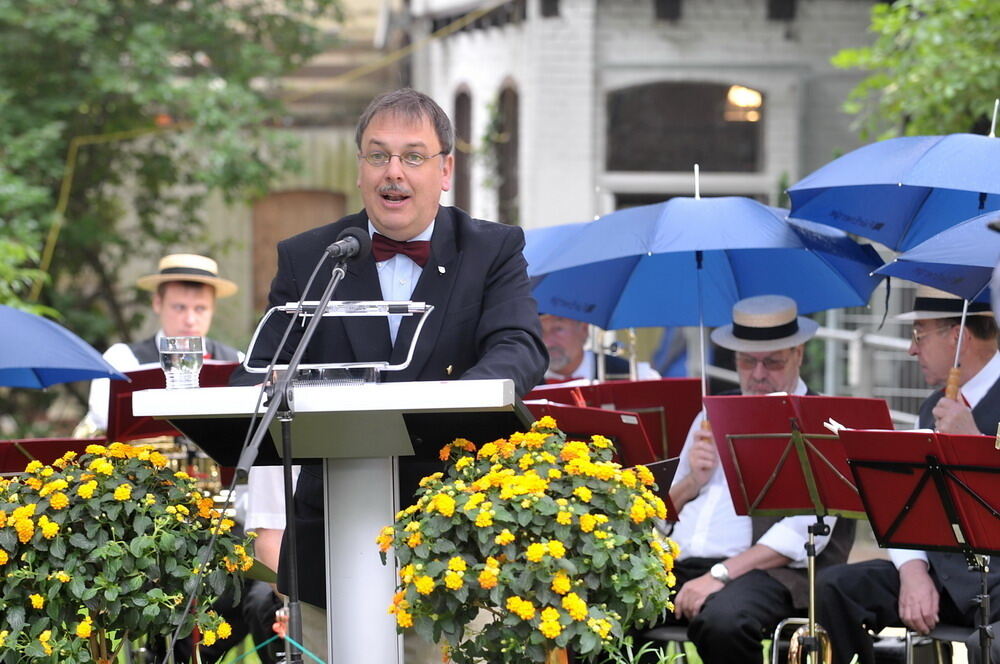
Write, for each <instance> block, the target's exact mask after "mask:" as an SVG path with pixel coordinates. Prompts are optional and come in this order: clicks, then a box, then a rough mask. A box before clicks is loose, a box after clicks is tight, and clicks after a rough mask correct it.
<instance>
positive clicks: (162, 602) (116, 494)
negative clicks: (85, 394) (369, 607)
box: [0, 443, 253, 663]
mask: <svg viewBox="0 0 1000 664" xmlns="http://www.w3.org/2000/svg"><path fill="white" fill-rule="evenodd" d="M212 504H213V503H212V499H211V498H210V497H207V496H204V495H202V493H201V492H199V491H198V490H197V489H196V487H195V484H194V481H193V480H192V479H191V477H189V476H188V475H187V474H186V473H183V472H174V471H173V470H171V469H170V468H168V467H167V459H166V457H164V456H163V455H162V454H160V453H159V452H157V451H155V450H154V449H153V448H152V447H149V446H129V445H123V444H121V443H113V444H111V445H110V446H107V447H105V446H103V445H90V446H88V447H87V448H86V453H85V454H82V455H80V456H79V457H77V455H76V453H75V452H67V453H66V454H65V455H64V456H63V457H62V458H60V459H59V460H57V461H56V462H54V463H53V464H52V465H51V466H46V465H42V464H41V463H40V462H38V461H32V462H31V463H29V464H28V467H27V468H26V469H25V471H24V472H23V473H22V474H21V475H19V476H17V477H15V478H13V479H10V480H2V479H0V616H2V617H0V661H8V662H9V661H18V662H22V661H36V660H37V661H45V662H60V663H63V662H98V663H109V662H111V661H113V660H114V659H115V655H116V648H117V647H120V646H121V644H123V643H124V642H125V641H127V640H128V639H129V638H132V637H137V636H140V635H148V636H152V635H158V634H164V635H170V634H172V633H173V631H174V629H175V628H176V627H177V625H179V624H180V625H182V630H181V634H182V636H186V635H187V634H189V633H190V632H191V631H192V629H193V628H194V626H195V625H197V626H198V627H200V628H201V629H202V643H205V644H208V643H210V642H214V641H215V640H216V639H217V638H219V637H221V638H225V637H226V636H228V635H229V633H230V627H229V625H228V624H226V623H225V622H224V621H223V620H222V619H221V617H219V616H218V615H217V614H215V613H213V612H211V611H210V610H209V607H210V606H211V604H212V602H213V601H214V600H215V599H216V597H217V596H218V595H219V594H221V593H222V591H223V590H224V588H225V587H226V585H227V584H228V583H229V582H230V577H231V576H235V575H236V573H237V572H238V571H240V570H245V569H249V567H250V566H251V565H252V563H253V559H252V558H251V557H249V556H248V555H247V553H246V550H245V548H244V545H245V544H246V542H243V541H239V540H238V539H237V538H236V536H235V534H234V533H233V532H231V529H232V527H233V522H232V521H231V520H229V519H226V518H223V516H222V514H221V513H220V512H219V511H217V510H215V509H213V507H212ZM212 529H218V530H219V531H220V535H219V537H218V539H217V540H216V542H215V545H214V547H213V549H212V551H211V555H208V556H207V559H208V560H207V563H206V567H205V569H204V570H203V572H204V576H205V579H206V580H207V584H206V588H205V589H204V590H203V592H202V594H200V595H199V600H200V601H199V603H198V604H197V605H196V606H195V608H194V609H193V610H192V612H191V613H188V614H184V615H182V609H183V607H182V606H181V603H182V602H183V601H184V599H185V597H186V594H187V593H189V592H190V591H192V590H193V589H194V587H195V586H196V584H197V583H198V570H197V569H195V568H196V567H197V565H198V563H199V559H200V558H203V557H205V556H204V555H203V554H206V553H208V552H207V551H206V550H205V547H206V546H207V544H208V541H209V536H210V534H211V531H212ZM237 587H238V585H237ZM115 644H117V645H115Z"/></svg>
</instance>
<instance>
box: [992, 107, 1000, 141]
mask: <svg viewBox="0 0 1000 664" xmlns="http://www.w3.org/2000/svg"><path fill="white" fill-rule="evenodd" d="M998 106H1000V99H994V100H993V122H991V123H990V138H995V137H996V135H997V134H996V131H997V107H998Z"/></svg>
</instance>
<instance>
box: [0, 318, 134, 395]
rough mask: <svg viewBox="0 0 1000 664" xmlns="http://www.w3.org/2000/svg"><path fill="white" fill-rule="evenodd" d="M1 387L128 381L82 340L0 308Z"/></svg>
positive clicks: (46, 322)
mask: <svg viewBox="0 0 1000 664" xmlns="http://www.w3.org/2000/svg"><path fill="white" fill-rule="evenodd" d="M0 330H2V331H0V385H4V386H7V387H35V388H43V387H48V386H49V385H54V384H56V383H72V382H73V381H77V380H90V379H92V378H117V379H120V380H128V378H126V377H125V376H123V375H122V374H120V373H118V372H117V371H115V368H114V367H112V366H111V365H110V364H108V363H107V361H106V360H105V359H104V358H103V357H101V355H100V353H98V352H97V351H96V350H94V349H93V348H92V347H91V346H90V345H88V344H87V342H85V341H84V340H83V339H81V338H80V337H78V336H76V335H75V334H73V333H72V332H70V331H69V330H67V329H66V328H64V327H62V326H61V325H58V324H56V323H53V322H52V321H50V320H48V319H45V318H42V317H41V316H36V315H34V314H29V313H27V312H25V311H21V310H19V309H13V308H11V307H7V306H4V305H0Z"/></svg>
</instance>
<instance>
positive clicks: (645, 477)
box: [635, 466, 656, 486]
mask: <svg viewBox="0 0 1000 664" xmlns="http://www.w3.org/2000/svg"><path fill="white" fill-rule="evenodd" d="M635 472H636V474H637V475H638V476H639V481H640V482H642V483H643V484H644V485H646V486H651V485H652V484H653V483H654V482H656V478H654V477H653V473H652V472H651V471H650V470H649V468H646V467H645V466H636V467H635Z"/></svg>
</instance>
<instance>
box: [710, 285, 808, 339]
mask: <svg viewBox="0 0 1000 664" xmlns="http://www.w3.org/2000/svg"><path fill="white" fill-rule="evenodd" d="M818 329H819V323H817V322H816V321H814V320H810V319H808V318H803V317H802V316H799V315H798V308H797V307H796V306H795V300H793V299H792V298H790V297H785V296H784V295H758V296H756V297H748V298H746V299H743V300H740V301H739V302H737V303H736V304H734V305H733V323H732V325H724V326H722V327H719V328H716V329H715V330H714V331H713V332H712V341H714V342H715V343H716V344H718V345H720V346H722V347H723V348H728V349H730V350H735V351H739V352H743V353H769V352H771V351H773V350H783V349H785V348H794V347H795V346H798V345H799V344H803V343H805V342H807V341H809V340H810V339H812V337H813V335H814V334H816V330H818Z"/></svg>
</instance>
